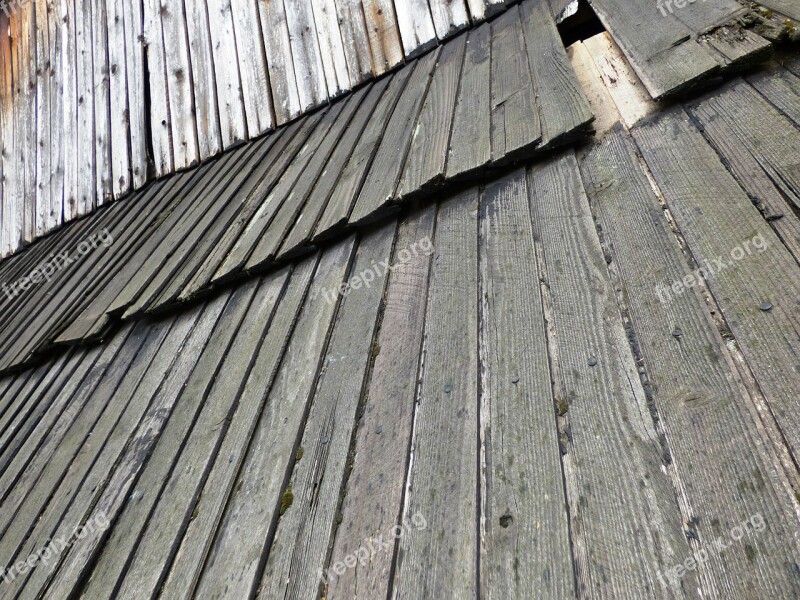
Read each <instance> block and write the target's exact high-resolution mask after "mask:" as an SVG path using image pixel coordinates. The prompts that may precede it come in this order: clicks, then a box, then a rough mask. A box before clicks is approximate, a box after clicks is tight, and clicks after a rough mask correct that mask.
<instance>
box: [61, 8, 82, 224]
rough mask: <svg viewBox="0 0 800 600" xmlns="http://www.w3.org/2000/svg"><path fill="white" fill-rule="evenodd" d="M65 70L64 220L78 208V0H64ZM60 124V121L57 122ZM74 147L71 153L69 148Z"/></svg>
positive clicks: (63, 68) (73, 216)
mask: <svg viewBox="0 0 800 600" xmlns="http://www.w3.org/2000/svg"><path fill="white" fill-rule="evenodd" d="M59 15H60V16H61V69H62V82H63V83H62V88H61V93H62V95H61V98H62V102H63V112H62V116H63V124H62V128H63V135H62V140H63V141H62V145H63V156H59V160H62V161H63V164H64V194H63V208H62V213H63V218H64V221H65V222H66V221H69V220H70V219H74V218H75V216H76V215H77V211H78V153H77V152H76V151H75V150H76V149H77V148H78V80H77V68H78V64H77V60H78V59H77V33H76V22H77V16H76V14H75V2H74V0H61V4H60V11H59ZM56 124H57V123H56ZM70 148H71V149H72V150H73V151H72V152H70V151H68V149H70Z"/></svg>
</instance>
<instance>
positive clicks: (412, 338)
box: [326, 206, 436, 599]
mask: <svg viewBox="0 0 800 600" xmlns="http://www.w3.org/2000/svg"><path fill="white" fill-rule="evenodd" d="M435 221H436V207H434V206H431V207H428V208H426V209H424V210H421V211H419V212H417V213H415V214H414V215H412V216H410V217H408V218H407V219H406V220H404V222H403V223H402V224H401V225H400V227H399V231H398V235H397V244H396V248H397V251H398V252H400V251H406V252H408V254H409V256H410V258H409V260H408V261H406V262H403V263H400V262H398V260H397V258H398V257H397V253H395V258H394V260H393V264H394V265H395V268H394V270H393V271H392V273H391V275H390V278H389V283H388V287H387V291H386V307H385V309H384V313H383V320H382V321H381V326H380V331H379V332H378V336H377V339H376V341H375V352H374V353H373V355H374V356H375V358H374V365H373V367H372V372H371V374H370V377H369V382H368V384H367V388H366V405H365V406H364V410H363V415H362V417H361V419H360V421H359V425H358V431H357V433H356V442H355V444H356V445H355V457H354V459H353V463H352V469H351V474H350V477H349V479H348V481H347V487H346V489H345V494H344V499H343V501H342V509H341V514H342V519H341V523H340V524H339V526H338V527H337V529H336V537H335V542H334V544H333V553H332V554H331V557H330V559H328V564H327V565H326V566H327V567H328V570H327V578H326V579H327V586H328V587H327V594H326V597H327V598H331V599H333V598H353V597H357V596H359V595H364V596H367V597H370V598H377V597H384V596H388V592H389V586H390V584H391V578H390V574H391V571H392V563H393V559H394V557H393V553H391V552H377V553H374V554H373V553H372V552H370V556H369V557H367V558H366V559H365V560H363V561H360V562H359V563H358V564H356V566H355V567H354V568H352V569H347V570H346V571H345V572H344V574H342V575H341V576H337V575H336V574H335V572H334V571H332V570H331V568H330V567H331V566H332V565H334V564H336V563H340V562H342V561H344V559H345V557H347V556H350V555H351V554H352V555H355V554H356V553H357V552H358V550H359V548H361V547H362V545H363V544H364V541H365V540H369V539H376V538H377V536H379V535H382V534H383V535H386V532H389V531H392V529H393V528H394V526H395V525H398V515H399V514H400V512H401V509H402V507H403V494H404V491H405V482H406V473H407V471H408V448H409V447H410V443H411V433H412V429H413V423H414V410H415V406H416V400H417V398H416V392H417V381H418V374H419V368H420V350H421V348H422V335H423V331H424V329H425V308H426V305H427V298H428V279H429V273H430V267H431V262H432V258H431V256H430V255H428V253H426V252H424V251H418V252H417V253H414V252H411V251H409V248H410V247H411V246H412V245H413V244H416V246H414V247H415V248H420V244H421V243H422V244H426V241H427V242H431V245H430V246H427V245H426V246H425V249H427V250H430V251H431V253H432V251H433V245H432V244H433V242H432V237H433V230H434V225H435ZM404 256H405V255H404ZM359 558H361V557H359Z"/></svg>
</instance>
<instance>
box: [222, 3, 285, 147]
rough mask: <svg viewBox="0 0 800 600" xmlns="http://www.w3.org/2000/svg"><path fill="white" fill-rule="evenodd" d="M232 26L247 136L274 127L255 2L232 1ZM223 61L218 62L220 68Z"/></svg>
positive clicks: (262, 43) (255, 134) (262, 40)
mask: <svg viewBox="0 0 800 600" xmlns="http://www.w3.org/2000/svg"><path fill="white" fill-rule="evenodd" d="M230 6H231V11H232V14H233V29H234V31H235V32H236V48H237V55H238V57H239V58H238V60H239V71H240V72H241V78H242V100H243V101H244V111H245V115H246V117H247V135H248V136H249V137H251V138H253V137H256V136H257V135H260V134H262V133H264V132H266V131H269V130H270V129H274V128H275V117H274V115H273V110H272V96H271V95H270V93H269V89H270V88H269V72H268V66H267V55H266V53H265V50H264V39H263V37H262V35H261V25H260V21H259V14H258V2H257V0H256V1H253V0H248V1H246V2H231V5H230ZM224 64H225V63H221V64H220V67H222V66H223V65H224Z"/></svg>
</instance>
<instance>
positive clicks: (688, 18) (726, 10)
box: [659, 0, 747, 34]
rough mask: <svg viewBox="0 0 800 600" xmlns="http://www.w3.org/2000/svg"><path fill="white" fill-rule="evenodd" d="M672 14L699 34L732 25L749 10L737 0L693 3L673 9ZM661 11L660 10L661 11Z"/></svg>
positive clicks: (713, 0) (707, 0)
mask: <svg viewBox="0 0 800 600" xmlns="http://www.w3.org/2000/svg"><path fill="white" fill-rule="evenodd" d="M671 8H672V10H669V9H670V7H668V8H667V9H668V10H669V12H670V14H673V15H674V16H675V17H677V19H678V20H679V21H680V22H681V23H683V24H684V25H686V27H688V28H689V29H691V30H692V32H694V33H697V34H702V33H705V32H706V31H708V30H710V29H712V28H715V27H718V26H719V25H723V24H727V23H732V22H733V21H734V20H735V19H736V17H738V16H741V15H743V14H744V13H745V12H747V9H746V8H745V7H744V6H742V5H741V4H740V3H739V2H736V0H705V2H699V3H692V4H690V5H689V6H684V7H679V6H678V5H677V4H676V5H675V6H674V7H671ZM659 10H660V9H659Z"/></svg>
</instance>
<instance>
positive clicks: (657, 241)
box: [581, 129, 797, 598]
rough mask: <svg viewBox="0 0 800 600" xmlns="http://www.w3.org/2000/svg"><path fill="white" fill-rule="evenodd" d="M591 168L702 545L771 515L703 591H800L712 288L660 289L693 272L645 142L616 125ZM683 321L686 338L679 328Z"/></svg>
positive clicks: (771, 467) (778, 500)
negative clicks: (654, 183) (640, 149)
mask: <svg viewBox="0 0 800 600" xmlns="http://www.w3.org/2000/svg"><path fill="white" fill-rule="evenodd" d="M581 170H582V173H583V177H584V182H585V185H586V188H587V191H588V194H589V200H590V201H591V203H592V206H593V207H595V209H596V210H597V216H598V218H599V222H600V224H601V225H602V230H603V232H604V235H605V236H606V237H605V239H606V244H607V248H608V251H609V252H610V253H611V256H612V257H613V264H614V265H615V267H616V270H617V273H618V275H619V277H620V279H621V281H622V285H623V286H624V291H623V293H624V294H625V298H626V304H627V306H628V309H629V311H630V315H631V320H632V326H633V330H634V332H635V335H636V340H637V344H638V348H639V350H640V351H641V353H642V358H643V362H644V367H645V368H646V369H647V375H648V381H649V383H650V391H651V394H652V401H653V403H654V406H655V407H657V411H658V420H659V423H660V424H661V426H662V427H663V428H664V435H665V436H666V440H667V442H668V444H669V452H670V457H671V464H670V466H669V467H668V470H670V471H672V473H673V476H674V477H675V478H676V479H677V481H678V482H679V483H678V485H679V487H680V489H681V493H680V495H679V497H680V498H682V512H683V513H684V518H685V519H686V520H687V521H688V522H693V523H695V528H696V532H695V533H696V534H697V536H698V542H697V544H698V545H700V544H703V545H705V544H708V543H710V542H711V541H712V540H714V539H716V538H717V537H719V536H721V535H724V534H725V532H729V531H731V530H732V529H733V528H734V527H737V526H741V524H742V523H746V522H748V519H750V518H751V516H752V515H770V516H769V517H768V518H769V523H770V526H769V527H770V534H769V536H764V537H762V536H761V535H758V534H757V533H756V532H755V531H753V532H751V533H750V535H749V536H748V537H747V539H743V540H742V541H741V543H732V544H731V546H730V547H729V548H728V549H727V550H726V551H725V552H723V553H721V554H720V556H719V557H718V558H717V560H713V561H708V564H706V565H704V566H703V568H704V570H705V571H706V572H707V574H706V577H707V580H706V581H704V582H703V584H702V588H701V589H703V588H705V590H704V591H703V592H701V593H702V594H703V595H711V594H713V593H714V592H713V590H719V589H725V590H726V591H725V593H726V595H728V596H729V597H732V598H747V597H750V596H753V595H756V596H759V597H776V598H778V597H785V596H791V595H792V593H793V591H794V589H795V588H796V586H797V581H796V580H795V579H794V578H793V577H792V576H791V575H790V573H789V571H787V570H786V568H785V565H790V564H792V563H793V562H797V559H796V556H797V551H796V550H793V548H795V546H796V545H797V542H796V541H794V540H793V539H792V531H794V530H796V529H797V515H796V514H794V512H795V511H794V507H793V501H792V492H791V488H790V487H789V486H788V484H787V482H786V481H784V478H783V477H782V476H781V474H780V469H776V468H775V466H776V463H777V461H775V460H774V459H773V458H772V456H771V453H770V452H768V451H765V450H766V449H768V448H769V441H768V440H767V439H766V438H765V435H764V433H763V431H760V430H759V429H760V428H759V427H758V425H757V419H758V417H757V415H756V414H755V411H754V408H753V405H752V400H751V399H750V398H749V397H748V394H747V391H746V390H745V388H744V386H743V385H742V383H741V381H740V380H739V377H738V376H737V374H736V367H735V365H734V364H733V361H732V360H731V357H730V356H729V355H728V353H727V351H726V348H725V341H724V340H723V338H722V337H721V336H720V333H719V331H718V329H717V327H716V326H715V325H714V323H713V321H712V320H711V319H710V318H709V317H710V315H709V314H708V310H707V307H706V302H705V299H704V298H703V296H702V294H701V293H700V292H699V290H698V289H697V288H695V289H692V290H689V292H688V293H687V294H683V295H681V296H675V297H674V298H672V299H671V301H669V302H663V301H662V300H661V299H660V298H659V296H658V295H657V292H656V291H655V290H656V289H658V288H656V287H655V286H657V285H659V284H661V282H670V281H682V280H683V279H684V278H685V277H687V276H688V277H692V276H693V275H692V273H691V271H690V269H689V266H688V265H687V263H686V260H685V258H684V256H683V252H682V250H681V248H680V246H679V244H678V243H677V240H676V238H675V236H674V235H673V234H672V232H671V231H670V229H669V224H668V222H667V220H666V219H665V218H664V214H663V209H662V207H661V205H660V203H659V200H658V197H657V196H656V193H655V192H654V191H653V189H652V188H651V186H650V182H649V181H648V178H647V175H646V174H645V173H644V171H643V170H642V167H641V165H640V162H639V157H638V155H637V153H636V146H635V144H634V143H633V141H632V140H631V139H630V138H629V136H627V135H626V134H625V133H623V132H622V131H620V130H619V129H616V130H615V131H613V132H612V133H611V134H609V135H608V136H607V137H606V138H605V139H604V140H603V141H602V143H600V144H596V145H594V146H592V147H591V148H590V149H589V150H588V151H587V153H586V155H585V156H584V157H583V158H582V160H581ZM676 326H679V327H680V330H681V335H680V338H676V337H675V336H674V335H673V333H672V332H673V331H674V330H675V328H676ZM754 418H755V419H756V420H754ZM744 482H753V484H752V485H747V484H746V483H744ZM700 515H702V516H700ZM751 536H752V537H751Z"/></svg>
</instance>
